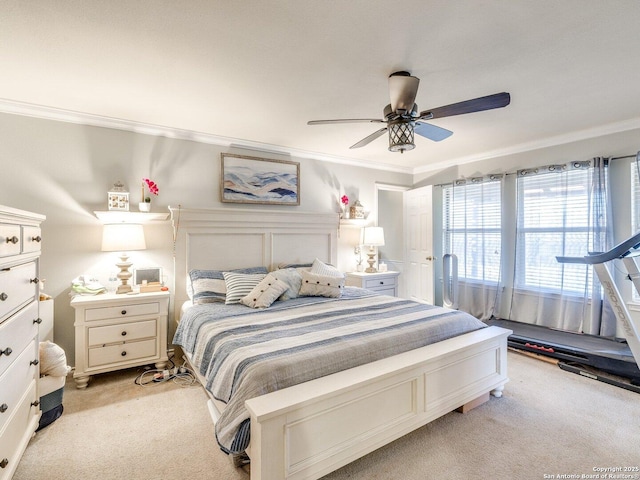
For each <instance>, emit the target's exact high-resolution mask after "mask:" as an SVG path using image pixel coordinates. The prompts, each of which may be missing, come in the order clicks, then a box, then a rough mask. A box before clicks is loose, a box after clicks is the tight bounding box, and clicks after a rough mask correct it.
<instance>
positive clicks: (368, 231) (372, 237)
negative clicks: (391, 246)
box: [362, 227, 384, 273]
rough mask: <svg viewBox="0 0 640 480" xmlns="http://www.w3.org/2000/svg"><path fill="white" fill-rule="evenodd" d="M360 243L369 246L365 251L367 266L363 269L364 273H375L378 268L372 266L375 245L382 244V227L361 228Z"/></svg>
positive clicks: (379, 245)
mask: <svg viewBox="0 0 640 480" xmlns="http://www.w3.org/2000/svg"><path fill="white" fill-rule="evenodd" d="M362 244H363V245H367V246H368V247H369V251H368V252H367V255H368V257H369V258H368V259H367V262H368V263H369V266H368V267H367V269H366V270H365V273H376V272H377V271H378V270H377V269H376V268H375V267H374V266H373V264H374V263H376V260H375V256H376V250H375V247H381V246H382V245H384V230H383V228H382V227H364V228H363V229H362Z"/></svg>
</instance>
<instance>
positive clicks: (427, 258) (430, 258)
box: [425, 255, 436, 261]
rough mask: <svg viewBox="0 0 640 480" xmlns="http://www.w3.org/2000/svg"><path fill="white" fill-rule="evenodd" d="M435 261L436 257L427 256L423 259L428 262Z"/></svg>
mask: <svg viewBox="0 0 640 480" xmlns="http://www.w3.org/2000/svg"><path fill="white" fill-rule="evenodd" d="M435 259H436V257H432V256H431V255H429V256H428V257H425V260H429V261H431V260H435Z"/></svg>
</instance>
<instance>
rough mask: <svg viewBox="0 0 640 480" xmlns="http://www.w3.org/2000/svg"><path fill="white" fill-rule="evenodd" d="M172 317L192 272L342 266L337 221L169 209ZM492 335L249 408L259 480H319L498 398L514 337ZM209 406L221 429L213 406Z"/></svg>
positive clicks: (294, 214)
mask: <svg viewBox="0 0 640 480" xmlns="http://www.w3.org/2000/svg"><path fill="white" fill-rule="evenodd" d="M169 209H170V211H171V218H172V223H173V226H174V231H175V233H176V237H175V267H176V268H175V283H176V285H175V288H174V292H175V302H174V306H175V318H176V319H179V318H180V311H181V308H182V304H183V303H184V301H186V300H188V298H187V294H186V289H185V285H186V279H187V274H188V271H189V270H191V269H193V268H201V269H226V268H229V269H231V268H243V267H253V266H257V265H264V266H266V267H268V268H277V266H278V264H279V263H307V262H310V261H312V260H313V259H314V258H316V257H317V258H319V259H320V260H323V261H326V262H329V263H332V264H334V265H335V264H336V255H337V254H336V252H337V248H336V247H337V230H338V215H337V214H318V213H301V212H298V211H297V210H291V209H283V210H281V211H280V210H279V211H272V210H247V209H232V208H227V209H224V210H211V209H184V208H182V209H181V208H173V207H169ZM510 333H511V331H510V330H506V329H503V328H499V327H488V328H484V329H482V330H478V331H475V332H471V333H468V334H465V335H461V336H459V337H455V338H451V339H449V340H445V341H443V342H439V343H436V344H433V345H428V346H426V347H423V348H419V349H416V350H412V351H409V352H406V353H403V354H400V355H396V356H394V357H390V358H387V359H383V360H379V361H377V362H373V363H370V364H366V365H362V366H359V367H356V368H352V369H349V370H345V371H342V372H338V373H335V374H333V375H328V376H326V377H323V378H319V379H316V380H312V381H310V382H306V383H303V384H300V385H296V386H293V387H290V388H287V389H284V390H280V391H277V392H273V393H270V394H267V395H263V396H261V397H257V398H253V399H250V400H248V401H247V402H246V406H247V409H248V410H249V412H250V414H251V447H250V451H249V452H248V454H249V457H250V458H251V478H252V479H253V480H281V479H292V480H293V479H295V480H301V479H317V478H319V477H322V476H323V475H326V474H328V473H329V472H332V471H334V470H337V469H338V468H340V467H342V466H344V465H346V464H347V463H350V462H352V461H353V460H355V459H357V458H360V457H362V456H363V455H365V454H367V453H369V452H371V451H373V450H375V449H377V448H379V447H381V446H383V445H386V444H388V443H390V442H391V441H393V440H395V439H397V438H399V437H401V436H403V435H405V434H407V433H409V432H411V431H413V430H415V429H417V428H419V427H421V426H423V425H425V424H427V423H429V422H430V421H432V420H434V419H436V418H438V417H440V416H442V415H445V414H447V413H449V412H451V411H452V410H455V409H461V411H466V410H467V409H469V408H473V407H474V406H477V405H479V404H481V403H483V402H484V401H487V400H488V399H489V392H491V393H492V394H493V395H494V396H496V397H500V396H501V395H502V390H503V388H504V384H505V383H506V382H507V381H508V378H507V337H508V335H509V334H510ZM209 408H210V410H211V411H212V417H214V421H215V411H217V408H216V406H215V403H214V402H213V401H212V400H210V401H209Z"/></svg>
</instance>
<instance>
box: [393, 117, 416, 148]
mask: <svg viewBox="0 0 640 480" xmlns="http://www.w3.org/2000/svg"><path fill="white" fill-rule="evenodd" d="M414 148H416V145H415V143H413V126H412V125H411V123H408V122H398V123H391V124H389V151H390V152H400V153H404V151H405V150H413V149H414Z"/></svg>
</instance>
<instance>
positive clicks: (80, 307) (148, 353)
mask: <svg viewBox="0 0 640 480" xmlns="http://www.w3.org/2000/svg"><path fill="white" fill-rule="evenodd" d="M71 306H72V307H73V308H74V309H75V312H76V319H75V323H74V326H75V330H76V368H75V372H74V374H73V378H74V379H75V381H76V386H77V387H78V388H86V386H87V383H88V382H89V379H90V378H91V375H94V374H97V373H105V372H111V371H113V370H119V369H122V368H129V367H134V366H137V365H145V364H148V363H155V367H156V368H164V367H165V366H166V365H167V360H168V357H167V324H168V316H169V292H152V293H138V294H135V295H127V294H120V295H117V294H114V293H108V294H101V295H95V296H83V295H76V296H75V297H74V298H73V300H71Z"/></svg>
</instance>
